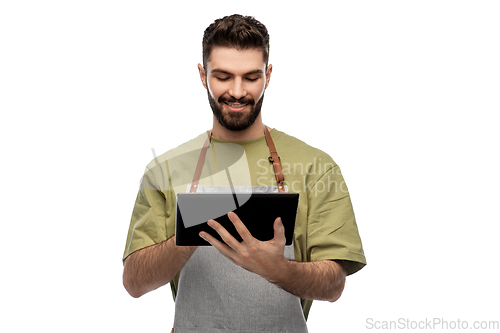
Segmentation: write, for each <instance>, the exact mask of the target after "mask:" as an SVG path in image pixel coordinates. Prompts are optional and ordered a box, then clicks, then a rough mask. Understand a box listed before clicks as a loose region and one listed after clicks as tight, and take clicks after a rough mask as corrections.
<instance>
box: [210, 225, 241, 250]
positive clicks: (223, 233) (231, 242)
mask: <svg viewBox="0 0 500 333" xmlns="http://www.w3.org/2000/svg"><path fill="white" fill-rule="evenodd" d="M208 225H209V226H210V227H211V228H212V229H214V230H215V231H216V232H217V233H218V234H219V236H220V238H222V240H223V241H224V242H225V243H226V244H227V245H228V246H229V247H230V248H232V249H234V250H237V248H238V246H239V245H240V242H238V240H237V239H236V238H234V237H233V236H232V235H231V234H230V233H229V231H227V230H226V228H224V227H223V226H221V225H220V223H219V222H217V221H214V220H210V221H208ZM214 239H215V238H214Z"/></svg>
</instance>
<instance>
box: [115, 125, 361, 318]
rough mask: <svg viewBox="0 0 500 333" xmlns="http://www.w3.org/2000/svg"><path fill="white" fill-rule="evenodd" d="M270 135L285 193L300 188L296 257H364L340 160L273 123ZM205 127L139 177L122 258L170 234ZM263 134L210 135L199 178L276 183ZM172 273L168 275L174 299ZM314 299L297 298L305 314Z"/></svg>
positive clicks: (353, 264)
mask: <svg viewBox="0 0 500 333" xmlns="http://www.w3.org/2000/svg"><path fill="white" fill-rule="evenodd" d="M270 134H271V136H272V138H273V141H274V144H275V146H276V150H277V152H278V155H279V156H280V159H281V164H282V167H283V173H284V176H285V182H284V184H285V186H286V187H287V189H288V192H294V193H299V205H298V209H297V218H296V224H295V231H294V252H295V260H297V261H320V260H343V261H344V264H345V268H346V270H347V274H348V275H350V274H353V273H355V272H357V271H358V270H360V269H361V268H362V267H363V266H364V265H365V264H366V259H365V256H364V252H363V248H362V244H361V239H360V236H359V232H358V228H357V225H356V221H355V217H354V212H353V209H352V204H351V199H350V196H349V192H348V190H347V187H346V184H345V182H344V179H343V177H342V174H341V172H340V169H339V167H338V165H337V164H336V163H335V162H334V161H333V160H332V159H331V157H330V156H329V155H328V154H326V153H324V152H323V151H321V150H319V149H316V148H313V147H311V146H309V145H307V144H306V143H304V142H302V141H300V140H298V139H296V138H295V137H293V136H290V135H287V134H285V133H283V132H281V131H278V130H276V129H272V130H271V131H270ZM206 138H207V133H203V134H201V135H199V136H198V137H196V138H194V139H193V140H190V141H188V142H186V143H184V144H182V145H180V146H179V147H177V148H175V149H172V150H170V151H168V152H166V153H165V154H163V155H161V156H158V157H157V158H155V159H154V160H153V161H152V162H151V163H150V164H149V165H148V166H147V167H146V171H145V173H144V176H143V178H142V182H141V187H140V189H139V193H138V195H137V199H136V202H135V206H134V209H133V212H132V218H131V221H130V227H129V232H128V237H127V242H126V246H125V252H124V254H123V259H125V258H126V257H128V256H129V255H130V254H131V253H133V252H135V251H137V250H139V249H142V248H145V247H147V246H151V245H154V244H158V243H161V242H163V241H165V240H167V239H168V238H170V237H172V236H173V235H174V233H175V213H176V195H177V193H182V192H186V188H187V187H188V186H189V185H190V184H191V181H192V179H193V175H194V171H195V168H196V164H197V162H198V157H199V155H200V151H201V148H202V147H203V143H204V142H205V140H206ZM268 157H269V148H268V146H267V144H266V140H265V137H264V136H262V137H259V138H257V139H254V140H249V141H241V142H227V141H223V140H218V139H216V138H213V137H212V139H211V144H210V147H209V150H208V152H207V155H206V158H205V163H204V167H203V171H202V174H201V177H200V181H199V184H200V185H212V186H228V185H230V186H252V187H263V186H273V185H276V178H275V176H274V171H273V167H272V164H271V163H270V162H269V160H268ZM177 283H178V275H177V276H176V278H175V279H174V280H173V281H172V282H171V288H172V293H173V296H174V299H175V296H176V292H177ZM311 304H312V301H310V300H303V301H302V306H303V310H304V314H305V316H306V318H307V315H308V312H309V309H310V306H311Z"/></svg>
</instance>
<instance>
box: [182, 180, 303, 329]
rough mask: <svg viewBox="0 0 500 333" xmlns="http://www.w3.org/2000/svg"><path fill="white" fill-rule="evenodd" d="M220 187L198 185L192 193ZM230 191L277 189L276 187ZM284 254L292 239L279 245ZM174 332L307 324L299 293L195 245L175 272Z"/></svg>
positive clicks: (209, 248)
mask: <svg viewBox="0 0 500 333" xmlns="http://www.w3.org/2000/svg"><path fill="white" fill-rule="evenodd" d="M225 190H226V191H227V188H226V189H224V188H222V187H216V186H206V187H203V186H201V185H200V186H199V187H198V192H221V191H225ZM236 190H237V191H238V192H240V191H242V192H243V191H245V190H246V191H253V192H255V191H258V192H262V191H273V192H274V191H276V192H277V187H276V186H272V187H269V188H264V189H263V188H253V189H252V188H251V187H247V188H246V189H244V188H239V189H236ZM188 191H189V189H188ZM284 254H285V257H286V258H287V259H292V260H293V259H294V248H293V244H292V245H289V246H286V247H285V252H284ZM174 331H175V333H208V332H210V333H212V332H214V333H218V332H225V333H256V332H274V333H281V332H287V333H307V327H306V321H305V318H304V314H303V311H302V307H301V303H300V298H298V297H296V296H294V295H292V294H290V293H289V292H287V291H285V290H283V289H281V288H279V287H278V286H276V285H274V284H272V283H271V282H269V281H267V280H266V279H264V278H262V277H260V276H259V275H257V274H255V273H252V272H250V271H247V270H245V269H243V268H241V267H239V266H236V265H235V264H233V263H232V262H231V261H230V260H229V259H227V258H226V257H224V256H223V255H222V254H220V253H219V251H218V250H217V249H216V248H214V247H212V246H200V247H198V248H197V249H196V251H195V252H194V254H193V256H192V257H191V258H190V259H189V260H188V261H187V263H186V265H185V266H184V267H183V268H182V270H181V272H180V277H179V285H178V290H177V297H176V300H175V319H174Z"/></svg>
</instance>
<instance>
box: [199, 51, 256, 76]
mask: <svg viewBox="0 0 500 333" xmlns="http://www.w3.org/2000/svg"><path fill="white" fill-rule="evenodd" d="M265 68H266V64H265V62H264V53H263V52H262V51H261V50H259V49H254V48H252V49H245V50H238V49H235V48H230V47H214V48H213V49H212V52H211V53H210V57H209V58H208V62H207V69H208V72H211V71H212V70H214V69H218V70H224V71H226V72H229V73H233V74H239V73H248V72H251V71H255V70H262V71H264V70H265Z"/></svg>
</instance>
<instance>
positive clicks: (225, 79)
mask: <svg viewBox="0 0 500 333" xmlns="http://www.w3.org/2000/svg"><path fill="white" fill-rule="evenodd" d="M215 78H216V79H217V80H218V81H222V82H224V81H227V80H229V77H218V76H216V77H215Z"/></svg>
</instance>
